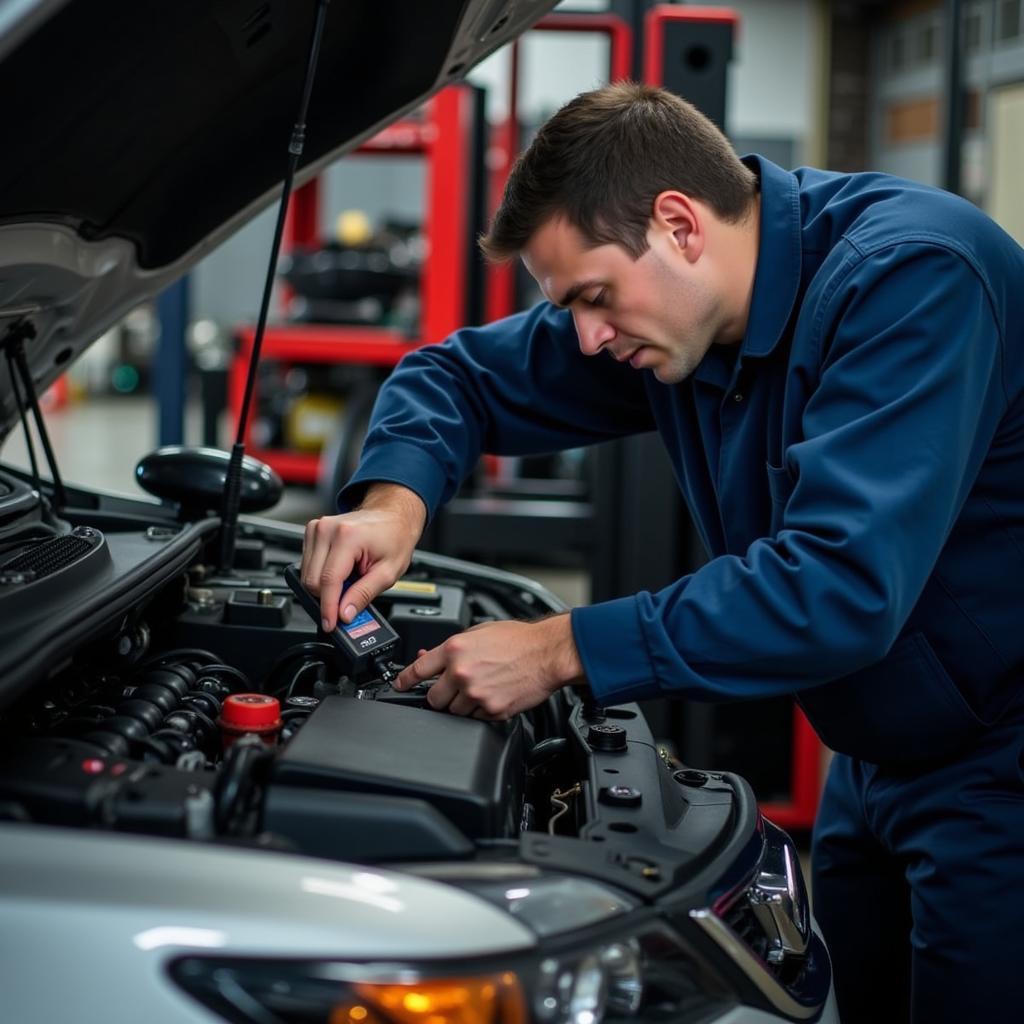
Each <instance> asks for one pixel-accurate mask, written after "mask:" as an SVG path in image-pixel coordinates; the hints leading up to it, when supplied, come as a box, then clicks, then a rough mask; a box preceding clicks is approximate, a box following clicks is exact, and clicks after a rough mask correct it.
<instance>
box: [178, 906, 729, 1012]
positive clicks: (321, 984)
mask: <svg viewBox="0 0 1024 1024" xmlns="http://www.w3.org/2000/svg"><path fill="white" fill-rule="evenodd" d="M171 975H172V977H173V978H174V979H175V980H176V981H177V982H178V984H179V985H181V986H182V988H184V989H185V990H186V991H188V992H189V993H190V994H191V995H192V996H194V997H195V998H196V999H198V1000H199V1001H200V1002H202V1003H203V1004H204V1005H205V1006H207V1007H208V1008H210V1009H212V1010H214V1011H215V1012H217V1013H218V1014H219V1015H220V1016H222V1017H223V1018H225V1019H226V1020H230V1021H233V1022H236V1024H268V1022H273V1024H531V1022H537V1024H626V1022H636V1024H661V1022H665V1024H669V1022H671V1024H685V1022H687V1021H691V1020H699V1019H704V1018H705V1016H706V1015H708V1014H709V1013H710V1011H712V1010H713V1009H717V1008H722V1009H725V1008H726V1007H728V1006H729V1005H730V1004H731V1003H732V1002H733V1001H734V1000H732V999H730V998H729V996H728V994H727V991H726V989H725V987H724V986H723V984H722V983H721V981H720V979H719V978H718V977H717V976H716V975H714V974H713V973H712V972H711V970H710V968H708V967H707V966H706V965H704V964H702V963H700V962H699V961H698V960H697V959H696V958H695V956H694V955H693V954H692V953H691V951H689V950H688V949H687V948H686V947H685V946H684V945H683V944H682V942H681V941H680V939H679V938H678V936H676V934H675V933H674V931H673V930H672V929H670V928H669V927H668V926H666V925H664V924H662V923H660V922H654V923H651V924H650V925H649V926H647V927H646V928H644V929H642V930H639V931H637V932H636V933H635V934H633V935H630V936H627V937H624V938H622V937H609V938H608V939H607V940H603V941H602V940H600V939H597V940H594V941H592V942H587V943H584V944H579V943H575V944H567V943H563V944H560V946H559V948H558V949H557V950H553V951H552V950H547V951H543V952H540V953H538V954H537V956H536V957H533V958H523V957H522V956H517V957H515V958H512V959H511V960H509V961H508V962H504V963H502V964H500V965H499V964H497V963H495V962H493V961H491V962H489V963H488V962H480V963H479V964H477V965H475V966H473V967H472V968H469V967H467V966H466V965H454V964H451V965H446V964H438V963H433V964H412V963H409V964H352V963H339V962H336V961H296V960H264V959H248V958H226V957H206V956H202V957H200V956H189V957H185V958H182V959H180V960H177V961H176V962H175V963H174V964H172V966H171Z"/></svg>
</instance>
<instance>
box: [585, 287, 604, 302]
mask: <svg viewBox="0 0 1024 1024" xmlns="http://www.w3.org/2000/svg"><path fill="white" fill-rule="evenodd" d="M607 295H608V292H607V289H605V288H602V289H601V290H600V291H599V292H598V293H597V294H596V295H595V296H594V297H593V298H591V299H584V300H583V301H584V302H585V303H586V304H587V305H588V306H603V305H604V302H605V299H606V298H607Z"/></svg>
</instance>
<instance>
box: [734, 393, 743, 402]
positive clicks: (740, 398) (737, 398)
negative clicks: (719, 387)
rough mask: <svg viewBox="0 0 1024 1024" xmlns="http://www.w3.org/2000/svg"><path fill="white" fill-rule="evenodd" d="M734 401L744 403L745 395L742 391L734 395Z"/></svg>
mask: <svg viewBox="0 0 1024 1024" xmlns="http://www.w3.org/2000/svg"><path fill="white" fill-rule="evenodd" d="M732 400H733V401H734V402H742V401H743V393H742V392H741V391H737V392H736V393H735V394H734V395H733V396H732Z"/></svg>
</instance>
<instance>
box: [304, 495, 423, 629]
mask: <svg viewBox="0 0 1024 1024" xmlns="http://www.w3.org/2000/svg"><path fill="white" fill-rule="evenodd" d="M426 521H427V510H426V507H425V506H424V504H423V501H422V500H421V499H420V497H419V496H418V495H417V494H416V493H415V492H414V491H410V490H409V489H408V488H407V487H402V486H401V485H400V484H391V483H376V484H371V485H370V487H369V489H368V490H367V492H366V496H365V497H364V498H363V501H362V504H360V506H359V508H357V509H356V510H355V511H353V512H346V513H344V514H343V515H337V516H323V517H321V518H320V519H311V520H310V521H309V522H308V523H307V524H306V536H305V539H304V540H303V544H302V572H301V576H302V583H303V585H304V586H305V587H306V588H307V589H308V590H310V591H311V592H312V593H314V594H319V595H320V610H321V614H322V616H323V623H322V625H323V628H324V630H325V631H326V632H330V631H331V630H332V629H334V627H335V626H336V625H337V623H338V619H339V617H340V618H341V619H342V621H344V622H351V621H352V620H353V619H354V618H355V617H356V616H357V615H358V614H359V613H360V612H361V611H362V610H363V609H364V608H365V607H366V606H367V605H368V604H369V603H370V602H371V601H372V600H373V599H374V598H375V597H376V596H377V595H378V594H379V593H381V592H382V591H384V590H387V589H388V587H390V586H392V585H393V584H394V583H395V581H396V580H397V579H398V578H399V577H400V576H401V575H402V573H404V572H405V570H406V569H408V568H409V563H410V562H411V561H412V553H413V551H414V550H415V548H416V542H417V541H418V540H419V539H420V535H421V534H422V533H423V527H424V526H425V525H426ZM352 575H357V576H358V577H359V579H357V580H356V581H355V582H354V583H353V584H352V586H350V587H349V588H348V590H347V591H345V592H344V593H342V587H343V586H344V584H345V581H346V580H347V579H348V578H349V577H350V576H352ZM339 609H340V611H341V615H340V616H339V614H338V613H339Z"/></svg>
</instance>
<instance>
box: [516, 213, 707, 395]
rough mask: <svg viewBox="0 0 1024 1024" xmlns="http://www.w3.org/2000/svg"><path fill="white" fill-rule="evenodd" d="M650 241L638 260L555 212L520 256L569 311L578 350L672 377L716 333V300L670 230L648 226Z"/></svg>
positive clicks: (680, 375)
mask: <svg viewBox="0 0 1024 1024" xmlns="http://www.w3.org/2000/svg"><path fill="white" fill-rule="evenodd" d="M648 241H649V242H650V248H648V249H647V251H646V252H645V253H644V254H643V255H642V256H641V257H640V258H639V259H637V260H634V259H633V258H632V256H631V255H630V254H629V253H628V252H627V251H626V250H625V249H623V248H622V247H621V246H618V245H601V246H598V247H597V248H587V246H586V244H585V242H584V239H583V236H582V234H581V233H580V231H579V230H578V229H577V228H575V227H573V226H572V225H571V224H569V222H568V221H567V220H565V219H564V218H563V217H558V216H556V217H553V218H551V219H550V220H549V221H547V222H546V223H545V224H544V225H543V226H541V227H540V228H539V229H538V230H537V231H536V232H535V233H534V235H533V236H532V237H531V238H530V241H529V242H528V243H527V245H526V247H525V248H524V249H523V253H522V258H523V262H524V264H525V265H526V268H527V270H529V272H530V273H531V274H532V275H533V278H534V279H535V280H536V282H537V284H538V285H540V288H541V291H542V292H543V293H544V295H545V297H546V298H547V299H548V300H549V301H551V302H553V303H554V304H555V305H557V306H563V307H568V308H569V309H570V310H571V311H572V316H573V320H574V322H575V324H576V333H577V334H578V335H579V341H580V351H582V352H583V353H584V355H589V356H592V355H597V354H598V353H599V352H607V353H608V354H609V355H610V356H612V358H614V359H617V360H619V361H620V362H626V361H628V362H629V364H630V366H632V367H634V369H638V370H641V369H643V370H651V371H652V372H653V373H654V375H655V377H657V379H658V380H659V381H661V382H662V383H663V384H676V383H678V382H679V381H681V380H683V379H684V378H685V377H687V376H689V375H690V374H691V373H692V372H693V370H694V369H695V368H696V366H697V364H698V363H699V362H700V361H701V360H702V359H703V358H704V355H705V353H706V352H707V350H708V348H709V347H710V345H711V344H712V342H713V341H715V340H716V334H717V333H718V331H719V329H720V324H721V304H720V302H719V301H718V299H717V298H716V296H715V294H714V290H713V288H712V287H711V283H710V281H709V280H708V279H707V277H706V275H705V274H703V273H702V272H701V268H700V267H698V266H697V265H696V263H695V262H694V261H693V260H692V259H690V260H688V259H687V258H686V257H685V254H684V253H682V252H681V251H680V250H679V246H678V244H677V241H676V239H675V238H674V236H673V235H672V233H671V232H666V231H658V230H657V229H656V228H655V229H652V230H651V231H650V232H649V233H648Z"/></svg>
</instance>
